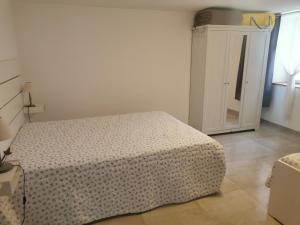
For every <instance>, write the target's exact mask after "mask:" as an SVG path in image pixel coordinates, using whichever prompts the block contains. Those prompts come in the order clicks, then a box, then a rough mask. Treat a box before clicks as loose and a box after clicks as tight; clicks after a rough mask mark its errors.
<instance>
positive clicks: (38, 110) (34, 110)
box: [24, 105, 45, 114]
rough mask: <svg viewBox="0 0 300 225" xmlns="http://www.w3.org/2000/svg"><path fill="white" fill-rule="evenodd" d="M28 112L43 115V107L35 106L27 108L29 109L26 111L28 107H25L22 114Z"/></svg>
mask: <svg viewBox="0 0 300 225" xmlns="http://www.w3.org/2000/svg"><path fill="white" fill-rule="evenodd" d="M28 112H29V113H30V114H35V113H43V112H45V105H35V106H33V107H29V109H28V107H26V106H25V107H24V113H25V114H28Z"/></svg>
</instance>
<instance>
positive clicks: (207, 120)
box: [203, 31, 228, 133]
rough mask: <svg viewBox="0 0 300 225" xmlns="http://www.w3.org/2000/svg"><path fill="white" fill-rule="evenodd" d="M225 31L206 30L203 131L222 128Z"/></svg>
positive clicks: (225, 66) (225, 64)
mask: <svg viewBox="0 0 300 225" xmlns="http://www.w3.org/2000/svg"><path fill="white" fill-rule="evenodd" d="M227 40H228V32H227V31H208V36H207V51H206V52H207V54H206V71H205V74H206V77H205V87H204V88H205V90H204V107H203V111H204V112H203V131H204V132H206V133H208V132H210V131H218V130H222V129H224V117H223V116H224V97H225V89H224V79H225V76H224V71H226V69H227V58H228V57H227V56H226V54H227Z"/></svg>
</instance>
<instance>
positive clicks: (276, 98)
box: [262, 85, 300, 131]
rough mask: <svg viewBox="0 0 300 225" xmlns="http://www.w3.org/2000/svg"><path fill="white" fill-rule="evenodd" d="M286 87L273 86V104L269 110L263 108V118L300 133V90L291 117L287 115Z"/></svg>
mask: <svg viewBox="0 0 300 225" xmlns="http://www.w3.org/2000/svg"><path fill="white" fill-rule="evenodd" d="M285 90H286V87H285V86H281V85H273V93H272V102H271V106H270V107H269V108H263V112H262V118H263V119H265V120H267V121H270V122H272V123H276V124H279V125H281V126H284V127H288V128H290V129H293V130H297V131H300V88H296V95H295V102H294V106H293V111H292V113H291V116H290V117H287V116H286V115H285V111H284V98H285Z"/></svg>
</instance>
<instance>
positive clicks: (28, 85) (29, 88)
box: [22, 82, 35, 107]
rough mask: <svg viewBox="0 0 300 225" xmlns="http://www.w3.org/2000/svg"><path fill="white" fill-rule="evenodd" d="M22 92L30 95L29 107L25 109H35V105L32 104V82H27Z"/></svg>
mask: <svg viewBox="0 0 300 225" xmlns="http://www.w3.org/2000/svg"><path fill="white" fill-rule="evenodd" d="M22 90H23V92H24V93H28V95H29V105H25V107H34V106H35V105H34V104H32V98H31V93H30V92H31V91H32V82H25V83H24V86H23V89H22Z"/></svg>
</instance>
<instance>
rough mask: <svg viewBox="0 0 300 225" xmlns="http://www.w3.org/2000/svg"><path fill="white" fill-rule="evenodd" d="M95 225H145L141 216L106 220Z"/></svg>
mask: <svg viewBox="0 0 300 225" xmlns="http://www.w3.org/2000/svg"><path fill="white" fill-rule="evenodd" d="M95 225H145V223H144V220H143V218H142V216H141V215H132V216H119V217H115V218H111V219H106V220H103V221H101V222H99V223H96V224H95Z"/></svg>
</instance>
